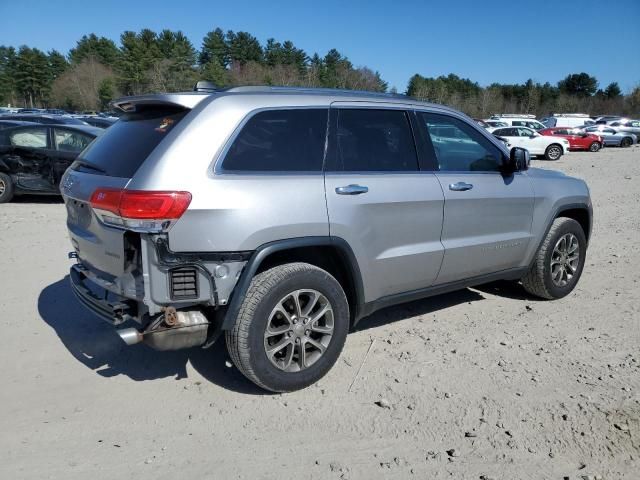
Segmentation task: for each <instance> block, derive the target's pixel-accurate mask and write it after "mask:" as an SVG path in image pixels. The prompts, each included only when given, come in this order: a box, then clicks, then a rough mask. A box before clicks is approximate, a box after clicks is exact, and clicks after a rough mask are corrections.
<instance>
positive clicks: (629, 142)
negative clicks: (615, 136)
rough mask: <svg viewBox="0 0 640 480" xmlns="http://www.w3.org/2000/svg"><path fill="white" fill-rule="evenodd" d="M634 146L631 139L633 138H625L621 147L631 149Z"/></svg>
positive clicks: (621, 141) (621, 142)
mask: <svg viewBox="0 0 640 480" xmlns="http://www.w3.org/2000/svg"><path fill="white" fill-rule="evenodd" d="M632 144H633V140H632V139H631V137H624V138H623V139H622V140H620V146H621V147H623V148H627V147H630V146H631V145H632Z"/></svg>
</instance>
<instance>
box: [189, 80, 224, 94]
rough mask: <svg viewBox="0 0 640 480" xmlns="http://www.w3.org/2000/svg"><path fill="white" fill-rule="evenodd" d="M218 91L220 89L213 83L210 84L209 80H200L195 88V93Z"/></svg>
mask: <svg viewBox="0 0 640 480" xmlns="http://www.w3.org/2000/svg"><path fill="white" fill-rule="evenodd" d="M217 90H218V87H217V86H216V84H215V83H213V82H208V81H207V80H200V81H199V82H198V83H196V84H195V85H194V86H193V91H194V92H215V91H217Z"/></svg>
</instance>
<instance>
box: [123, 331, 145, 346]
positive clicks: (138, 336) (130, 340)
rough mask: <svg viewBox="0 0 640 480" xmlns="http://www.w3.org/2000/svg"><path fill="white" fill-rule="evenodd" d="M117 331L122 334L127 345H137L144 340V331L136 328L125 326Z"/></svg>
mask: <svg viewBox="0 0 640 480" xmlns="http://www.w3.org/2000/svg"><path fill="white" fill-rule="evenodd" d="M117 333H118V335H120V338H121V339H122V341H123V342H124V343H126V344H127V345H135V344H136V343H140V342H141V341H142V333H141V332H139V331H138V330H136V329H135V328H124V329H122V330H117Z"/></svg>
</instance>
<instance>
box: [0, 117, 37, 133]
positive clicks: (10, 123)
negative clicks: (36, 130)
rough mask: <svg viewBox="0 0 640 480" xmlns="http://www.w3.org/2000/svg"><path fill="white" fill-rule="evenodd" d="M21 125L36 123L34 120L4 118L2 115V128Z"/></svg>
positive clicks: (0, 127) (0, 125) (0, 123)
mask: <svg viewBox="0 0 640 480" xmlns="http://www.w3.org/2000/svg"><path fill="white" fill-rule="evenodd" d="M21 125H36V124H34V123H33V122H23V121H21V120H4V119H3V118H2V117H0V130H4V129H5V128H11V127H19V126H21Z"/></svg>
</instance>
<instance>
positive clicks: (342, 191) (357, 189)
mask: <svg viewBox="0 0 640 480" xmlns="http://www.w3.org/2000/svg"><path fill="white" fill-rule="evenodd" d="M368 191H369V187H365V186H363V185H354V184H351V185H346V186H344V187H337V188H336V193H337V194H338V195H360V194H361V193H367V192H368Z"/></svg>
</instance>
